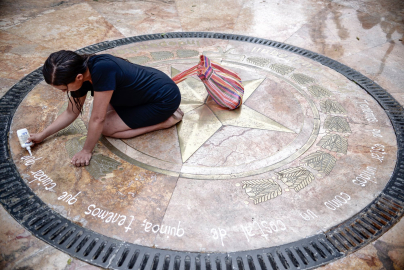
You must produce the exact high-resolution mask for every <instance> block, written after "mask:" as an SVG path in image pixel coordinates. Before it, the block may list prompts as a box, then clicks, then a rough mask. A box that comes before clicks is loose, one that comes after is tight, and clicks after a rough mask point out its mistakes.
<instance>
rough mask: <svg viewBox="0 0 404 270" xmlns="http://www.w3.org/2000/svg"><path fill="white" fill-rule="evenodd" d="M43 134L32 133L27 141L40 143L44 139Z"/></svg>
mask: <svg viewBox="0 0 404 270" xmlns="http://www.w3.org/2000/svg"><path fill="white" fill-rule="evenodd" d="M45 138H46V137H45V135H44V134H43V133H42V132H41V133H34V134H31V136H29V138H28V140H27V142H33V143H34V144H37V143H40V142H42V141H43V140H44V139H45Z"/></svg>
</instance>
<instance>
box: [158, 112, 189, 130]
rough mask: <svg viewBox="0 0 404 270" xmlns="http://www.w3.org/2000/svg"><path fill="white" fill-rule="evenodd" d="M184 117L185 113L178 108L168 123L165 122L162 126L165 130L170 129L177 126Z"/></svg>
mask: <svg viewBox="0 0 404 270" xmlns="http://www.w3.org/2000/svg"><path fill="white" fill-rule="evenodd" d="M183 116H184V113H183V112H182V111H181V109H180V108H178V109H177V110H176V111H175V112H174V113H173V115H171V116H170V117H169V118H168V119H167V120H166V121H164V122H163V123H162V124H163V126H164V128H169V127H172V126H174V125H175V124H177V123H178V122H180V121H181V120H182V117H183Z"/></svg>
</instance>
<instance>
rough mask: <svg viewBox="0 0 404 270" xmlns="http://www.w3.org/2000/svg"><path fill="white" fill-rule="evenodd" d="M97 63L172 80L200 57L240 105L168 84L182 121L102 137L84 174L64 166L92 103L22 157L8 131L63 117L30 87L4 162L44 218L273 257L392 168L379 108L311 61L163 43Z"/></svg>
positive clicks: (262, 50) (390, 141)
mask: <svg viewBox="0 0 404 270" xmlns="http://www.w3.org/2000/svg"><path fill="white" fill-rule="evenodd" d="M101 53H109V54H112V55H115V56H119V57H122V58H126V59H128V60H129V61H131V62H133V63H136V64H140V65H145V66H149V67H153V68H156V69H159V70H161V71H163V72H165V73H166V74H167V75H168V76H170V77H173V76H175V75H176V74H178V73H180V72H182V71H184V70H186V69H188V68H190V67H192V66H194V65H196V64H197V63H198V56H199V55H201V54H204V55H206V56H207V57H209V58H210V59H211V60H212V61H213V62H216V63H218V64H220V65H222V66H223V67H225V68H227V69H230V70H232V71H235V72H236V73H238V74H239V76H240V77H241V79H242V81H243V85H244V87H245V93H244V98H243V105H242V106H241V107H240V108H238V109H236V110H233V111H230V110H225V109H222V108H220V107H219V106H218V105H217V104H215V102H214V101H213V100H212V99H211V98H209V96H208V94H207V92H206V89H205V86H204V84H203V83H202V82H201V81H200V80H199V79H198V77H196V76H190V77H188V78H187V79H186V80H185V81H183V82H181V83H179V84H178V86H179V88H180V91H181V95H182V101H181V105H180V108H181V109H182V110H183V112H184V113H185V116H184V118H183V120H182V121H181V122H180V123H179V124H177V125H176V126H174V127H171V128H169V129H165V130H160V131H156V132H152V133H148V134H145V135H142V136H138V137H135V138H131V139H124V140H120V139H113V138H106V137H103V138H101V140H100V142H99V143H98V144H97V146H96V148H95V150H94V155H93V157H92V160H91V164H90V166H88V167H85V168H75V167H73V166H72V165H71V164H70V159H71V157H72V156H73V155H74V154H75V153H76V152H78V151H79V150H80V149H81V148H82V146H83V144H84V142H85V139H86V134H87V128H88V121H89V117H90V112H91V107H92V98H91V97H88V98H87V101H86V104H85V112H84V113H83V115H80V117H79V118H78V119H77V120H76V121H75V122H74V123H73V124H72V125H70V126H69V127H67V128H66V129H64V130H62V131H60V132H58V133H57V134H56V135H54V136H52V137H50V138H48V139H47V140H45V141H44V142H43V143H41V144H39V145H37V146H36V147H34V148H33V154H34V157H28V156H26V155H27V153H26V151H25V150H24V149H21V147H20V146H19V143H18V139H17V137H16V135H15V131H16V130H17V129H19V128H24V127H26V128H28V130H29V131H30V132H31V133H35V132H39V131H41V130H43V129H44V128H45V127H46V126H48V125H49V124H50V123H51V122H52V121H54V119H55V118H56V117H57V116H58V115H60V114H61V113H62V112H63V111H64V109H65V108H66V106H67V104H68V103H67V99H66V96H65V95H63V93H61V92H60V91H58V90H56V89H53V88H52V87H50V86H48V85H46V84H44V83H40V84H38V85H37V86H36V87H35V88H34V89H33V90H32V91H31V92H30V93H29V94H28V95H27V97H26V98H25V99H24V101H23V102H22V103H21V105H20V106H19V107H18V110H17V111H16V113H15V115H14V119H13V123H12V127H11V130H12V131H13V133H12V134H11V137H10V147H11V152H12V156H13V160H14V162H15V164H16V165H17V167H18V170H19V172H20V174H21V175H22V177H23V178H24V181H26V183H27V184H28V185H29V186H30V188H31V189H32V190H33V191H34V192H35V193H36V194H37V195H38V196H39V197H40V198H41V199H42V200H43V201H44V202H45V203H47V204H48V205H49V206H50V207H51V208H53V209H54V210H55V211H57V212H58V213H60V214H61V215H63V216H65V217H66V218H68V219H70V220H72V221H74V222H75V223H76V224H78V225H80V226H83V227H85V228H89V229H91V230H93V231H95V232H98V233H101V234H104V235H106V236H109V237H112V238H116V239H121V240H124V241H127V242H131V243H135V244H140V245H143V246H148V247H157V248H163V249H170V250H177V251H198V252H199V251H203V252H232V251H242V250H250V249H257V248H264V247H272V246H276V245H282V244H286V243H290V242H293V241H297V240H299V239H302V238H306V237H309V236H312V235H315V234H317V233H319V232H321V231H326V230H328V229H330V228H331V227H333V226H335V225H337V224H339V223H341V222H343V221H345V220H347V219H349V218H350V217H352V216H354V215H355V214H356V213H358V212H359V211H360V210H361V209H363V208H364V207H366V206H367V205H368V204H369V203H370V202H372V200H373V199H375V198H376V197H377V196H378V195H379V194H380V192H381V191H382V190H383V188H384V187H385V185H386V183H387V182H388V181H389V179H390V176H391V174H392V172H393V170H394V167H395V164H396V154H397V145H396V136H395V133H394V130H393V127H392V126H391V123H390V120H389V118H388V117H387V115H386V114H385V112H384V110H383V109H382V108H381V107H380V106H379V104H378V103H377V102H376V101H375V100H374V99H373V98H372V97H371V96H370V95H369V94H367V93H366V91H364V90H363V89H362V88H360V87H359V86H358V85H357V84H355V83H354V82H352V81H350V80H348V79H347V78H346V77H344V76H343V75H341V74H340V73H338V72H336V71H334V70H332V69H330V68H327V67H325V66H323V65H321V64H320V63H318V62H316V61H314V60H310V59H309V58H305V57H303V56H300V55H297V54H294V53H292V52H289V51H286V50H282V49H279V48H275V47H268V46H264V45H259V44H251V43H246V42H241V41H234V40H221V39H213V38H211V39H205V38H172V39H163V40H149V41H143V42H137V43H133V44H129V45H125V46H119V47H116V48H113V49H110V50H107V51H102V52H101Z"/></svg>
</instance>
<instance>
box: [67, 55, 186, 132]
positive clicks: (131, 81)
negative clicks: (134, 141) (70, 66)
mask: <svg viewBox="0 0 404 270" xmlns="http://www.w3.org/2000/svg"><path fill="white" fill-rule="evenodd" d="M88 68H89V70H90V74H91V79H92V84H91V83H90V82H85V83H83V85H82V87H81V88H80V89H79V90H77V91H72V92H70V93H71V96H72V97H76V98H77V97H82V96H84V95H86V94H87V92H88V91H91V95H94V92H93V91H109V90H114V92H113V94H112V98H111V101H110V103H111V105H112V107H113V108H114V109H115V111H116V112H117V113H118V115H119V117H120V118H121V119H122V120H123V122H124V123H125V124H126V125H127V126H128V127H130V128H132V129H136V128H140V127H146V126H152V125H155V124H158V123H161V122H163V121H165V120H166V119H168V118H169V117H170V116H171V115H172V114H173V113H174V112H175V110H176V109H177V108H178V107H179V105H180V102H181V94H180V91H179V89H178V86H177V85H176V84H175V83H174V82H173V81H172V80H171V78H170V77H168V76H167V75H166V74H165V73H163V72H161V71H159V70H157V69H154V68H151V67H144V66H140V65H136V64H133V63H130V62H128V61H126V60H124V59H121V58H117V57H114V56H112V55H109V54H100V55H94V56H91V57H90V59H89V61H88Z"/></svg>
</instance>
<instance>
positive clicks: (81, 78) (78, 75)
mask: <svg viewBox="0 0 404 270" xmlns="http://www.w3.org/2000/svg"><path fill="white" fill-rule="evenodd" d="M83 78H84V76H83V74H77V76H76V81H82V80H83Z"/></svg>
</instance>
